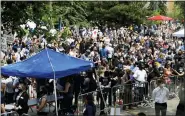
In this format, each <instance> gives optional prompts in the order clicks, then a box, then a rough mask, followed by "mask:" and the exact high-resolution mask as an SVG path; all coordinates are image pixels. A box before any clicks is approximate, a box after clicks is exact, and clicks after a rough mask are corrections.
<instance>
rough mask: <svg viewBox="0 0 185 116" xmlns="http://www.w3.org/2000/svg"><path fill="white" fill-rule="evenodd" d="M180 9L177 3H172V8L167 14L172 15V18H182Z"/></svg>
mask: <svg viewBox="0 0 185 116" xmlns="http://www.w3.org/2000/svg"><path fill="white" fill-rule="evenodd" d="M182 12H183V11H182V9H181V8H180V6H179V5H177V4H176V5H174V9H173V12H169V13H168V16H169V17H172V18H173V19H178V20H183V19H184V15H182Z"/></svg>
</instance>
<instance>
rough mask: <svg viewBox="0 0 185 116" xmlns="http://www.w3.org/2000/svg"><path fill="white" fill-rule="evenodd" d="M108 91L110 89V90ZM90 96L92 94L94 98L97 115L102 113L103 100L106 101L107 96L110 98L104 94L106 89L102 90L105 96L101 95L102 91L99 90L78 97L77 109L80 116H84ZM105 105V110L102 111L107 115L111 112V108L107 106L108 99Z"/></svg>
mask: <svg viewBox="0 0 185 116" xmlns="http://www.w3.org/2000/svg"><path fill="white" fill-rule="evenodd" d="M108 89H110V88H108ZM108 93H109V92H108ZM89 94H91V95H92V96H93V98H94V104H95V106H96V114H97V115H99V114H100V112H101V110H100V102H101V98H102V99H104V98H105V95H106V97H107V96H108V94H105V93H104V89H102V94H103V96H102V94H101V90H100V89H98V90H96V91H92V92H88V93H84V94H80V95H79V96H78V105H77V109H78V112H77V114H78V115H82V114H83V110H84V108H85V98H86V96H87V95H89ZM104 105H105V108H104V109H103V110H102V111H104V112H105V113H107V112H108V111H109V107H108V105H107V99H106V100H105V101H104Z"/></svg>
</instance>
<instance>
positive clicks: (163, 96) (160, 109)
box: [152, 80, 169, 116]
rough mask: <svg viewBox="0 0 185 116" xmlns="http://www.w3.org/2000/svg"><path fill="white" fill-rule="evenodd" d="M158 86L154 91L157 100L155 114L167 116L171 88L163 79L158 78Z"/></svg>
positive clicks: (153, 94)
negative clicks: (166, 85)
mask: <svg viewBox="0 0 185 116" xmlns="http://www.w3.org/2000/svg"><path fill="white" fill-rule="evenodd" d="M157 85H158V87H157V88H155V89H154V90H153V92H152V96H153V99H154V101H155V114H156V116H160V114H161V116H166V111H167V100H168V97H169V90H168V88H166V87H165V84H164V81H163V80H157Z"/></svg>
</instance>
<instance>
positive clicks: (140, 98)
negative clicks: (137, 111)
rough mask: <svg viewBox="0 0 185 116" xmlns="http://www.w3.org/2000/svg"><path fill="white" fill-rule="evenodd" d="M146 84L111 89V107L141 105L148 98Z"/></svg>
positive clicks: (118, 86)
mask: <svg viewBox="0 0 185 116" xmlns="http://www.w3.org/2000/svg"><path fill="white" fill-rule="evenodd" d="M148 90H149V88H148V83H140V82H136V83H133V84H123V85H117V86H114V87H112V89H111V93H112V105H113V106H115V105H118V106H123V107H126V106H131V105H137V104H140V103H143V102H144V101H145V99H146V98H147V97H148V92H149V91H148Z"/></svg>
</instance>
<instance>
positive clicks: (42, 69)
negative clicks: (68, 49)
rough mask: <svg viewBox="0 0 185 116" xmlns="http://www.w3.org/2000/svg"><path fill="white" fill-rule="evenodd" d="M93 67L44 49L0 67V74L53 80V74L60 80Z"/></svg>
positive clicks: (91, 63)
mask: <svg viewBox="0 0 185 116" xmlns="http://www.w3.org/2000/svg"><path fill="white" fill-rule="evenodd" d="M93 66H94V64H93V62H90V61H85V60H82V59H78V58H74V57H71V56H68V55H65V54H61V53H58V52H55V51H54V50H51V49H44V50H42V51H41V52H40V53H38V54H36V55H34V56H32V57H30V58H29V59H26V60H24V61H23V62H17V63H15V64H10V65H7V66H3V67H1V73H2V74H3V75H7V76H17V77H34V78H48V79H53V78H54V77H53V75H54V74H53V73H55V78H62V77H65V76H68V75H72V74H75V73H79V72H81V71H86V70H88V69H90V68H92V67H93Z"/></svg>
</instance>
